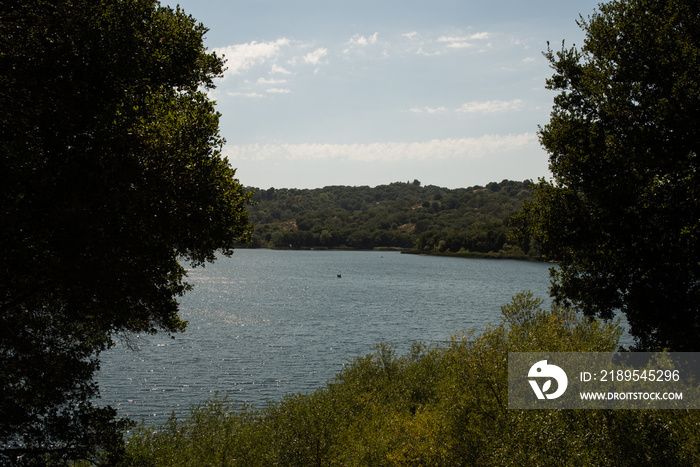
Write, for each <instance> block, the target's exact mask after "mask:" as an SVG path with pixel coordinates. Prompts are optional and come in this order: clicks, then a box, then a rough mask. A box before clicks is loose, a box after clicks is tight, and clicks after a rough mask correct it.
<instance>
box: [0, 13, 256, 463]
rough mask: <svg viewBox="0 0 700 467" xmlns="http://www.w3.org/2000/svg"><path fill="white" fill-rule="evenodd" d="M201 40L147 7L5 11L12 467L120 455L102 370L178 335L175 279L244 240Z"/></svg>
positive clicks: (5, 306) (0, 323)
mask: <svg viewBox="0 0 700 467" xmlns="http://www.w3.org/2000/svg"><path fill="white" fill-rule="evenodd" d="M205 32H206V29H205V28H204V27H203V26H202V25H201V24H198V23H196V22H195V20H194V19H193V18H192V17H190V16H188V15H185V14H184V13H183V12H182V11H180V10H172V9H170V8H163V7H161V6H159V4H158V3H157V2H156V1H152V0H124V1H118V0H102V1H94V0H70V1H69V0H58V1H57V0H50V1H48V0H46V1H44V0H38V1H34V2H2V3H0V381H1V383H0V384H2V387H1V390H0V463H3V464H4V463H6V462H13V463H15V462H16V463H31V462H36V463H44V462H47V461H48V460H59V461H60V460H66V459H78V458H90V456H92V455H93V454H94V453H95V452H96V451H100V450H101V451H105V450H109V449H113V448H116V449H117V450H118V449H119V447H120V444H121V443H122V440H121V434H120V432H119V428H120V426H122V425H123V424H122V425H120V422H117V421H116V420H115V412H114V410H112V409H110V408H98V407H95V406H94V405H93V404H92V403H91V400H92V398H93V397H94V396H95V395H96V394H97V386H96V383H95V382H94V380H93V376H94V373H95V371H96V370H97V369H98V366H99V361H98V355H99V353H100V352H101V351H102V350H104V349H106V348H108V347H109V346H110V345H111V344H112V343H113V340H112V339H113V338H114V337H115V336H119V335H120V334H122V335H129V333H143V332H146V333H153V332H156V330H157V329H161V330H164V331H167V332H177V331H182V330H184V329H185V325H186V323H185V322H183V321H181V320H180V318H179V317H178V302H177V300H176V298H177V296H179V295H181V294H183V293H184V292H185V291H186V290H187V288H188V286H187V284H186V283H185V282H184V276H185V269H184V268H183V266H182V265H181V264H189V265H191V266H192V267H194V266H198V265H202V264H203V263H204V262H206V261H213V260H214V254H215V251H217V250H223V251H224V253H226V254H231V253H232V248H233V247H234V245H235V244H236V243H237V242H240V241H247V240H248V239H249V237H250V230H251V228H250V225H249V222H248V217H247V213H246V211H245V204H246V203H247V202H248V199H249V197H250V194H249V193H247V192H246V191H245V190H244V189H243V188H242V186H241V185H240V184H239V182H238V180H236V179H235V170H234V169H232V168H231V167H230V166H229V164H228V162H227V161H226V160H224V159H223V158H222V157H221V155H220V151H221V146H222V144H223V140H222V139H221V137H220V136H219V133H218V122H219V114H218V113H217V112H216V111H215V110H214V107H213V103H212V102H211V101H210V100H209V99H208V98H207V96H206V94H205V92H206V90H207V89H208V88H212V87H213V83H212V79H213V78H215V77H217V76H220V75H221V73H222V67H223V61H222V59H221V58H220V57H217V56H216V55H215V54H209V53H207V52H206V50H205V48H204V46H203V35H204V34H205Z"/></svg>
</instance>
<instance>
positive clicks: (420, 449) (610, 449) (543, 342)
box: [125, 293, 700, 466]
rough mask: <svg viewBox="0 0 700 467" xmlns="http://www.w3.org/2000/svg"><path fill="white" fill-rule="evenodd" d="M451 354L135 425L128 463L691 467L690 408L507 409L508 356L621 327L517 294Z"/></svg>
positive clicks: (609, 336) (426, 353)
mask: <svg viewBox="0 0 700 467" xmlns="http://www.w3.org/2000/svg"><path fill="white" fill-rule="evenodd" d="M502 315H503V318H502V320H501V322H500V323H498V324H497V325H494V326H489V327H488V328H487V329H486V330H484V331H483V332H482V333H481V334H479V335H477V334H475V333H474V332H473V331H471V332H467V333H464V334H462V335H461V336H455V337H454V338H453V341H452V343H451V344H450V345H446V346H439V347H437V346H436V347H427V346H424V345H421V344H416V345H414V346H413V347H412V349H411V351H410V352H409V353H408V354H407V355H403V356H398V355H396V353H395V350H394V348H393V347H392V346H391V345H388V344H382V345H379V346H377V349H376V351H375V352H374V353H372V354H369V355H365V356H362V357H359V358H357V359H355V360H354V361H353V362H352V363H351V364H349V365H347V366H346V367H345V368H344V369H343V370H342V371H341V372H340V373H339V374H338V375H336V377H335V378H334V379H333V381H331V382H329V383H328V384H327V385H326V387H324V388H321V389H318V390H317V391H315V392H313V393H310V394H306V395H302V394H294V395H289V396H287V397H285V398H284V399H283V400H282V401H280V402H278V403H273V404H270V405H269V406H267V407H264V408H261V409H256V410H253V409H252V408H249V407H242V408H235V407H233V406H232V405H231V404H230V403H228V401H227V400H226V399H214V400H212V401H209V402H208V403H207V404H205V405H202V406H198V407H194V408H193V409H192V410H191V412H190V415H189V416H188V417H187V418H185V419H183V420H177V419H175V418H174V417H173V418H171V419H170V420H169V421H168V423H166V424H165V425H164V426H162V427H157V428H148V427H145V426H141V427H140V428H138V429H137V430H136V432H135V433H134V434H133V436H132V437H131V439H130V440H129V442H128V444H127V452H128V456H127V460H126V461H125V463H126V464H127V465H139V466H142V465H147V466H149V465H150V466H161V465H163V466H165V465H168V466H169V465H217V466H218V465H245V466H248V465H251V466H255V465H280V466H295V465H299V466H308V465H367V466H382V465H694V464H697V462H698V461H699V460H700V457H698V456H699V452H698V441H700V440H699V439H698V434H697V433H698V432H699V430H698V428H700V418H699V417H698V416H697V412H696V411H690V412H679V411H633V410H579V411H569V410H508V409H507V356H508V352H509V351H519V352H523V351H588V352H594V351H598V352H604V351H612V350H614V349H616V348H617V346H618V345H619V344H618V340H619V337H620V335H621V332H622V330H621V329H620V327H619V326H618V325H617V323H603V322H601V321H598V320H590V319H588V318H585V317H581V316H579V315H577V314H575V313H574V312H572V311H571V310H567V309H563V308H560V307H557V306H554V307H552V309H550V310H543V309H542V301H541V300H540V299H536V298H533V296H532V295H531V294H530V293H523V294H520V295H518V296H516V297H514V298H513V301H512V302H511V303H510V304H508V305H506V306H504V307H502Z"/></svg>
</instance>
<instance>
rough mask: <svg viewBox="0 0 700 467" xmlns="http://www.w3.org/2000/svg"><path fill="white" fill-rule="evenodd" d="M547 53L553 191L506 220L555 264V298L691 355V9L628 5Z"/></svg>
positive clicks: (696, 201)
mask: <svg viewBox="0 0 700 467" xmlns="http://www.w3.org/2000/svg"><path fill="white" fill-rule="evenodd" d="M599 9H600V11H599V12H596V13H594V14H593V15H592V16H591V17H589V18H588V19H587V20H584V19H583V18H582V19H581V20H580V21H579V26H580V27H581V28H582V29H583V30H584V32H585V41H584V45H583V47H582V48H581V49H577V48H576V47H572V48H569V49H567V48H565V47H564V45H562V49H561V51H559V52H556V53H554V52H552V50H551V49H550V50H549V51H548V52H547V53H546V56H547V58H548V59H549V61H550V63H551V65H552V68H553V69H554V74H553V76H552V78H551V79H549V80H548V81H547V87H548V88H549V89H551V90H555V91H559V94H558V95H557V96H556V97H555V101H554V108H553V110H552V113H551V119H550V122H549V124H547V125H546V126H545V127H544V128H541V129H540V140H541V143H542V145H543V147H544V148H545V149H546V150H547V151H548V153H549V166H550V170H551V172H552V174H553V180H552V181H549V182H548V181H545V180H540V182H539V184H538V185H537V187H536V192H535V194H534V197H533V200H532V201H530V202H528V203H526V205H525V207H524V208H523V210H522V212H521V213H520V214H519V215H518V216H517V217H516V218H515V219H514V222H515V224H516V230H515V231H516V234H518V235H520V236H531V237H532V238H533V239H534V240H536V241H537V242H538V243H539V247H540V248H541V251H542V253H543V254H544V255H545V256H546V257H547V258H550V259H553V260H556V261H558V263H559V268H558V269H553V270H552V277H553V289H552V293H553V295H554V297H555V298H556V299H557V300H559V301H561V302H564V303H573V304H575V305H577V306H578V307H579V308H580V309H581V310H582V311H583V312H584V313H586V314H587V315H590V316H594V315H597V316H600V317H604V318H609V317H611V316H612V315H613V313H614V311H615V310H616V309H619V310H621V311H622V312H624V313H625V315H626V316H627V319H628V322H629V326H630V333H631V334H632V335H633V337H634V338H635V342H636V346H637V347H638V348H644V349H658V348H670V349H673V350H698V347H699V346H700V340H699V339H700V256H699V251H698V247H699V246H700V242H699V240H700V171H699V170H698V166H699V161H698V150H699V149H700V147H699V146H700V138H699V135H700V75H698V70H699V69H700V3H699V2H696V1H694V0H669V1H661V2H660V1H656V0H625V1H612V2H610V3H607V4H603V5H600V7H599Z"/></svg>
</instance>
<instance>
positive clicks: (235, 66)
mask: <svg viewBox="0 0 700 467" xmlns="http://www.w3.org/2000/svg"><path fill="white" fill-rule="evenodd" d="M289 44H290V42H289V39H287V38H284V37H283V38H280V39H277V40H276V41H272V42H256V41H253V42H248V43H245V44H235V45H229V46H226V47H220V48H217V49H214V52H216V53H217V54H221V55H224V57H225V58H226V66H227V67H228V68H227V70H226V72H225V75H232V74H233V75H237V74H240V73H241V72H243V71H245V70H248V69H250V68H251V67H253V66H255V65H260V64H262V63H265V61H266V60H268V59H271V58H273V57H276V56H277V55H278V54H279V53H280V50H281V49H282V47H286V46H289Z"/></svg>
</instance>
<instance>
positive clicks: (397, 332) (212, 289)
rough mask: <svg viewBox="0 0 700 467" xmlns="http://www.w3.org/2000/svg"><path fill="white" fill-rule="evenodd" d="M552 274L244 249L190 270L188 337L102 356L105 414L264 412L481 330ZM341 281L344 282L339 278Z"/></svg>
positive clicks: (457, 262) (487, 264)
mask: <svg viewBox="0 0 700 467" xmlns="http://www.w3.org/2000/svg"><path fill="white" fill-rule="evenodd" d="M549 267H550V265H549V264H543V263H530V262H524V261H509V260H479V259H463V258H445V257H432V256H415V255H404V254H400V253H397V252H356V251H349V252H347V251H346V252H339V251H281V250H244V249H242V250H236V252H235V253H234V255H233V256H232V257H231V258H225V257H223V258H221V259H220V260H219V261H217V262H216V263H214V264H211V265H207V267H206V268H198V269H195V270H192V271H190V273H189V282H190V283H192V284H194V285H195V288H194V290H193V291H191V292H189V293H188V294H187V295H185V296H184V297H183V298H182V300H181V305H180V307H181V314H182V316H183V317H184V319H186V320H189V326H188V330H187V332H185V333H183V334H178V335H176V336H175V339H171V338H170V337H168V336H167V335H156V336H146V337H143V338H140V339H139V340H138V341H137V343H138V347H139V350H136V351H134V350H131V349H128V348H126V347H125V346H124V345H121V344H120V345H118V346H117V347H115V348H114V349H111V350H109V351H108V352H105V353H103V355H102V369H101V372H100V374H99V376H98V381H99V383H100V387H101V393H102V402H101V403H103V404H108V405H112V406H113V407H115V408H117V409H118V410H119V413H120V415H122V416H128V417H131V418H133V419H135V420H141V419H145V421H146V423H162V422H164V421H165V420H166V419H167V418H168V416H169V415H170V413H171V412H172V411H175V413H176V414H178V415H184V414H186V412H187V409H188V408H189V407H190V406H191V405H192V404H197V403H201V402H204V401H205V400H207V399H209V398H211V397H212V396H214V394H215V393H217V392H218V393H219V395H220V396H223V395H228V396H229V399H230V400H232V401H235V402H240V403H243V402H247V403H252V404H253V405H258V406H261V405H263V404H264V403H265V401H266V400H269V399H271V400H280V399H281V398H282V397H284V396H285V395H286V394H289V393H294V392H308V391H312V390H314V389H316V388H319V387H321V386H323V385H324V384H325V382H326V381H328V380H330V379H332V378H333V375H335V374H336V373H337V372H338V371H339V370H340V369H341V368H342V366H343V364H344V363H346V362H347V361H348V360H349V359H352V358H354V357H357V356H361V355H365V354H367V353H369V352H372V351H373V349H374V346H375V345H377V344H379V343H382V342H393V343H394V344H395V345H396V348H397V352H399V353H405V352H406V351H407V350H408V349H409V348H410V346H411V344H412V343H413V342H416V341H419V342H425V343H440V342H445V341H448V340H449V339H450V338H451V336H452V335H454V334H457V333H460V332H461V331H462V330H469V329H475V330H477V331H481V330H483V329H484V327H485V326H486V325H487V324H488V323H489V322H493V323H496V322H498V321H499V319H500V307H501V305H504V304H506V303H508V302H509V301H510V299H511V297H512V296H513V295H515V294H517V293H518V292H521V291H523V290H532V292H533V293H534V294H535V295H536V296H539V297H542V298H545V299H546V298H547V289H548V287H549V273H548V269H549ZM338 275H340V276H341V277H338Z"/></svg>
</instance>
